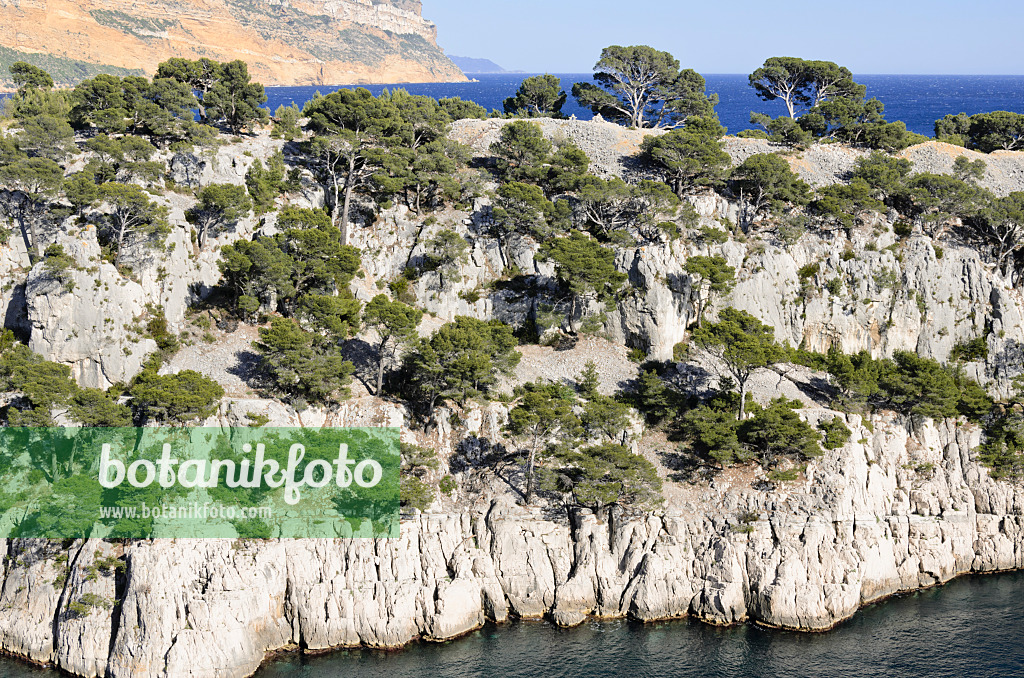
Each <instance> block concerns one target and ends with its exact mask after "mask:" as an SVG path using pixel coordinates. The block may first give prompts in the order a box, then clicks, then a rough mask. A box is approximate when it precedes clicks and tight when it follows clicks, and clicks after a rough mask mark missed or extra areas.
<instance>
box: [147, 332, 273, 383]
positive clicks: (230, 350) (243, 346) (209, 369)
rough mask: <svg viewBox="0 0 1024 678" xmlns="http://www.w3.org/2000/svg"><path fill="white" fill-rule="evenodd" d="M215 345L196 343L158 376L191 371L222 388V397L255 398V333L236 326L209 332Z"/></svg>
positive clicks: (256, 336)
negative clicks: (228, 329) (232, 328)
mask: <svg viewBox="0 0 1024 678" xmlns="http://www.w3.org/2000/svg"><path fill="white" fill-rule="evenodd" d="M211 334H212V335H213V336H214V338H215V339H216V341H215V342H214V343H210V344H208V343H206V342H205V341H203V340H202V339H196V340H195V343H193V344H192V345H191V346H185V347H184V348H182V349H181V350H180V351H178V352H177V353H176V354H175V355H174V357H172V358H171V359H170V360H169V361H168V362H167V364H166V365H165V366H164V367H163V369H162V370H161V372H163V373H166V374H176V373H178V372H181V371H182V370H194V371H196V372H199V373H200V374H204V375H206V376H207V377H209V378H210V379H213V380H214V381H216V382H217V383H218V384H220V385H221V386H223V387H224V394H225V395H226V396H228V397H233V398H242V397H245V398H251V397H255V396H256V395H257V394H256V391H255V390H254V389H253V388H252V386H251V384H253V383H254V382H253V377H254V374H255V368H256V360H257V354H256V350H255V349H254V348H253V347H252V342H254V341H256V339H258V338H259V329H258V328H256V327H253V326H251V325H243V324H239V325H238V329H236V330H235V331H234V332H221V331H219V330H216V329H214V330H212V331H211Z"/></svg>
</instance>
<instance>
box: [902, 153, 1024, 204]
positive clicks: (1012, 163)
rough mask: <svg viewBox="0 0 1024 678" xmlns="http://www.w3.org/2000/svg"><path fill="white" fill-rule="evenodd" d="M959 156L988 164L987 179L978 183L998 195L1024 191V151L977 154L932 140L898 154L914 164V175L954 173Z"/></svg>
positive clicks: (986, 169)
mask: <svg viewBox="0 0 1024 678" xmlns="http://www.w3.org/2000/svg"><path fill="white" fill-rule="evenodd" d="M960 156H966V157H967V159H968V160H982V161H984V162H985V165H986V168H985V177H984V178H983V179H982V180H981V181H980V182H978V183H979V184H980V185H981V186H983V187H985V188H987V189H989V190H990V191H992V192H993V193H995V194H996V195H999V196H1004V195H1008V194H1010V193H1013V192H1015V191H1024V151H996V152H994V153H978V152H977V151H969V150H967V149H966V148H962V147H960V146H954V145H953V144H946V143H943V142H941V141H929V142H927V143H923V144H918V145H917V146H911V147H910V148H908V149H906V150H904V151H903V152H902V153H900V154H899V157H901V158H906V159H907V160H909V161H910V162H912V163H914V170H913V172H914V173H915V174H917V173H923V172H931V173H934V174H952V173H953V163H954V162H955V161H956V159H957V158H959V157H960Z"/></svg>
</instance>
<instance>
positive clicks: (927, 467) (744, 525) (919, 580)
mask: <svg viewBox="0 0 1024 678" xmlns="http://www.w3.org/2000/svg"><path fill="white" fill-rule="evenodd" d="M369 409H371V410H372V409H373V408H369ZM362 411H363V412H366V411H368V409H367V408H363V410H362ZM807 414H808V416H809V418H810V419H817V418H819V417H822V416H831V414H832V413H829V412H826V411H824V410H812V411H809V412H808V413H807ZM840 416H842V415H840ZM346 419H347V418H346ZM847 424H848V425H849V426H850V428H851V429H852V430H853V432H854V435H853V440H855V441H856V442H851V443H850V444H848V445H847V446H846V447H845V448H843V449H841V450H837V451H834V452H830V453H828V454H827V455H826V456H825V457H824V458H822V459H820V460H818V461H816V462H813V463H812V464H811V465H810V467H809V468H808V470H807V473H806V477H805V478H804V479H802V480H800V481H796V482H792V483H784V484H783V486H782V487H781V488H778V489H776V490H774V491H768V490H766V489H763V488H765V487H766V486H765V485H764V483H763V480H764V479H763V478H759V477H756V475H744V474H743V473H742V472H737V473H734V474H732V475H726V476H722V477H719V478H718V479H717V480H716V481H715V482H714V483H713V484H712V485H711V487H710V488H709V487H700V488H698V487H696V486H691V487H688V488H685V489H684V490H683V491H682V492H680V493H679V494H678V495H677V496H674V497H672V498H671V499H670V502H669V504H668V507H667V509H666V511H665V512H664V514H663V515H657V516H655V515H648V516H624V515H615V514H613V515H610V516H607V517H603V518H599V517H598V516H595V515H592V514H590V513H588V512H581V513H575V514H573V515H572V516H570V517H569V518H568V519H551V518H547V517H544V516H542V515H540V514H539V513H533V512H527V511H524V510H523V509H521V508H518V507H516V506H514V504H513V503H512V501H511V500H510V498H509V497H507V496H495V495H493V494H492V495H489V496H484V497H482V498H481V499H480V500H479V501H478V503H477V507H476V508H474V509H472V510H464V511H461V512H457V513H440V514H424V515H419V516H416V517H414V518H410V519H408V520H406V521H404V522H403V525H402V535H401V537H400V538H398V539H393V540H379V541H373V540H355V541H345V540H337V541H331V540H286V541H276V542H275V541H271V542H242V541H231V540H177V541H170V540H156V541H149V542H141V543H136V544H132V545H130V546H127V547H122V546H120V545H111V544H107V543H103V542H98V541H96V542H92V541H90V542H87V543H76V544H74V545H72V546H71V547H70V549H69V550H68V551H67V552H66V555H67V558H66V560H65V559H64V558H63V557H62V556H61V555H59V553H60V547H59V546H58V545H56V544H52V543H47V542H33V541H19V540H11V541H8V542H7V543H6V549H7V550H6V553H7V558H5V559H4V564H3V586H2V589H0V605H2V606H3V608H4V609H5V610H6V611H7V612H6V613H5V614H4V615H3V617H2V618H0V648H2V649H3V650H5V651H7V652H12V653H15V654H17V655H20V656H23V657H27V658H30V659H32V660H34V661H39V662H50V663H53V664H55V665H56V666H59V667H60V668H62V669H64V670H66V671H68V672H70V673H73V674H76V675H81V676H103V675H108V676H115V677H120V676H133V677H145V676H184V675H189V676H211V677H212V676H220V677H223V676H245V675H248V674H250V673H252V672H253V671H254V670H255V669H256V668H257V667H258V666H259V664H260V662H261V661H262V660H263V658H264V655H265V653H266V652H268V651H270V650H274V649H278V648H285V647H302V648H305V649H308V650H321V649H328V648H336V647H351V646H359V645H364V646H369V647H397V646H400V645H403V644H405V643H407V642H409V641H411V640H413V639H416V638H425V639H433V640H443V639H447V638H451V637H454V636H457V635H460V634H462V633H465V632H467V631H469V630H472V629H474V628H476V627H479V626H480V625H482V624H483V623H484V622H485V621H488V620H490V621H496V622H502V621H505V620H507V619H508V618H510V617H538V616H541V615H550V616H551V617H552V618H553V619H554V620H555V621H557V622H558V623H560V624H565V625H572V624H576V623H579V622H581V621H582V620H583V619H584V618H585V616H586V615H599V616H605V617H618V616H629V617H631V618H634V619H638V620H654V619H664V618H672V617H681V616H685V615H693V616H694V617H696V618H699V619H702V620H705V621H708V622H710V623H715V624H729V623H736V622H742V621H747V620H751V621H757V622H759V623H762V624H765V625H769V626H777V627H782V628H793V629H808V630H822V629H827V628H829V627H831V626H833V625H834V624H836V623H837V622H838V621H840V620H842V619H844V618H846V617H848V616H850V615H851V614H853V613H854V612H855V611H856V610H857V608H858V607H859V606H861V605H863V604H866V603H869V602H871V601H873V600H877V599H879V598H882V597H885V596H887V595H890V594H893V593H896V592H899V591H907V590H912V589H915V588H919V587H922V586H931V585H935V584H939V583H942V582H945V581H948V580H949V579H950V578H952V577H955V576H957V575H958V574H962V573H966V572H988V571H993V570H1000V569H1010V568H1020V567H1022V566H1024V519H1022V517H1021V512H1022V510H1024V492H1022V491H1021V490H1020V489H1019V488H1013V487H1011V486H1008V485H1006V484H1002V483H997V482H994V481H992V480H990V479H989V478H988V476H987V472H986V471H985V470H983V469H981V468H979V467H978V465H977V464H976V463H975V461H974V459H973V455H972V452H971V450H972V449H973V448H974V447H975V446H976V445H977V442H978V435H979V433H978V431H977V430H974V429H970V428H963V427H958V426H956V425H955V424H953V423H946V424H940V425H937V426H936V425H933V424H930V423H929V424H926V425H923V426H921V427H919V428H918V430H916V431H915V432H914V433H912V434H911V433H908V432H907V430H906V428H905V427H904V426H903V425H901V424H899V423H897V422H894V421H888V420H880V419H876V420H875V421H874V423H873V425H872V428H873V429H874V431H873V432H872V431H871V430H869V429H868V428H867V427H865V425H864V424H863V422H862V421H861V420H860V418H859V417H857V416H856V415H847ZM447 453H451V449H450V448H449V449H448V450H447ZM122 549H124V550H123V555H124V556H125V562H126V567H125V568H124V570H123V571H120V572H119V571H117V570H114V569H103V563H104V560H105V559H106V558H107V557H109V556H110V555H121V553H122ZM86 594H92V595H91V596H87V595H86ZM82 600H89V601H91V603H90V604H89V605H86V606H85V607H84V610H83V607H82V606H81V604H79V605H75V603H81V601H82ZM115 600H117V601H120V604H119V605H117V606H113V605H112V603H113V601H115ZM95 601H100V602H98V603H97V602H95Z"/></svg>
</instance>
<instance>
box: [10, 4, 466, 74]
mask: <svg viewBox="0 0 1024 678" xmlns="http://www.w3.org/2000/svg"><path fill="white" fill-rule="evenodd" d="M0 16H2V17H3V21H2V22H0V47H4V48H7V49H8V50H14V51H15V52H20V53H25V54H27V55H31V57H34V58H41V57H44V56H45V57H48V58H50V59H51V60H54V59H55V60H58V61H67V62H69V63H71V62H78V63H82V62H84V63H87V64H95V65H97V67H101V68H102V67H108V68H109V67H119V68H124V69H129V70H139V71H142V72H145V73H150V74H151V73H153V72H155V71H156V66H157V65H158V64H159V63H160V62H162V61H165V60H166V59H168V58H171V57H184V58H189V59H198V58H202V57H207V58H211V59H215V60H218V61H231V60H235V59H241V60H243V61H245V62H247V63H248V65H249V70H250V73H252V75H253V78H254V79H255V80H257V81H260V82H262V83H263V84H265V85H270V86H300V85H347V84H372V83H392V82H462V81H465V79H466V78H465V76H464V75H463V74H462V72H461V71H460V70H459V69H458V68H457V67H456V66H455V64H454V63H452V62H451V60H449V59H448V58H447V57H446V56H445V55H444V52H443V51H442V50H441V49H440V48H439V47H438V46H437V42H436V35H437V29H436V26H435V25H434V24H433V23H432V22H430V21H427V20H426V19H424V18H423V17H422V15H421V4H420V2H419V1H418V0H377V1H372V0H293V1H291V2H283V1H279V0H170V1H162V0H138V1H132V0H83V1H82V2H71V1H69V0H28V1H24V2H23V1H20V0H18V1H14V0H0ZM111 46H114V47H113V48H112V47H111ZM29 60H31V58H30V59H29ZM81 70H82V69H81V68H77V69H69V71H70V72H73V73H74V72H81ZM6 77H7V73H6V70H5V71H4V73H2V74H0V78H6ZM72 82H73V80H72V79H70V78H69V81H68V82H66V83H62V84H72Z"/></svg>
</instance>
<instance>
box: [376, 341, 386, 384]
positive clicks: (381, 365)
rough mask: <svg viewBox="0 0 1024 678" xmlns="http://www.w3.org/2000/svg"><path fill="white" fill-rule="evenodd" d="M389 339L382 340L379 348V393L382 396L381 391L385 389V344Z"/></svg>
mask: <svg viewBox="0 0 1024 678" xmlns="http://www.w3.org/2000/svg"><path fill="white" fill-rule="evenodd" d="M386 343H387V340H384V341H382V342H380V347H379V348H378V349H377V395H378V396H380V394H381V391H382V390H384V345H385V344H386Z"/></svg>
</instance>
